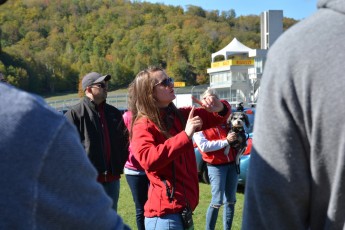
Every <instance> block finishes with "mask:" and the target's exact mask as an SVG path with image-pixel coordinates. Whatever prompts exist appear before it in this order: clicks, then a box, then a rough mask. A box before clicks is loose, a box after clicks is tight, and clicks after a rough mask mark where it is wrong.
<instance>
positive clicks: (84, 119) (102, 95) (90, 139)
mask: <svg viewBox="0 0 345 230" xmlns="http://www.w3.org/2000/svg"><path fill="white" fill-rule="evenodd" d="M110 78H111V76H110V75H101V74H99V73H96V72H91V73H88V74H86V75H85V76H84V77H83V80H82V89H83V90H84V92H85V96H84V97H83V98H82V99H81V100H80V102H79V103H78V104H76V105H74V106H73V107H72V108H71V109H69V110H68V111H67V112H66V114H65V116H66V117H67V119H68V120H70V121H71V122H72V123H73V124H74V125H75V126H76V127H77V130H78V132H79V134H80V138H81V143H82V144H83V146H84V148H85V150H86V153H87V155H88V157H89V159H90V161H91V162H92V164H93V165H94V166H95V168H96V169H97V171H98V178H97V180H98V182H100V183H101V184H102V185H103V187H104V189H105V191H106V192H107V194H108V195H109V196H110V197H111V198H112V200H113V209H115V210H117V203H118V199H119V191H120V175H121V174H122V173H123V168H124V165H125V162H126V160H127V157H128V132H127V130H126V127H125V125H124V122H123V118H122V113H121V112H120V111H119V110H118V109H117V108H115V107H114V106H112V105H109V104H107V103H106V98H107V93H108V81H109V80H110Z"/></svg>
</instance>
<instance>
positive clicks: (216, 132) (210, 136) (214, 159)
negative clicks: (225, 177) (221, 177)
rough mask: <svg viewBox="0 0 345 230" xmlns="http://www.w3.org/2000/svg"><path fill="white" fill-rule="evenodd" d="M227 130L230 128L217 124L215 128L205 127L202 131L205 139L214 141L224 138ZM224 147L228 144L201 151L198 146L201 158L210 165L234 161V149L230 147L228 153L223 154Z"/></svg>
mask: <svg viewBox="0 0 345 230" xmlns="http://www.w3.org/2000/svg"><path fill="white" fill-rule="evenodd" d="M229 130H230V129H229V128H227V127H226V126H225V125H218V126H217V127H216V128H210V129H206V130H204V131H202V132H203V134H204V136H205V138H206V139H207V140H209V141H215V140H224V139H226V136H227V134H228V132H229ZM226 148H229V146H227V147H225V148H222V149H219V150H216V151H212V152H203V151H201V149H200V148H199V151H200V153H201V155H202V159H203V160H204V161H205V162H207V163H210V164H212V165H220V164H226V163H230V162H234V161H235V156H236V150H235V149H233V148H230V149H229V152H228V154H225V149H226Z"/></svg>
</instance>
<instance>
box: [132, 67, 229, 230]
mask: <svg viewBox="0 0 345 230" xmlns="http://www.w3.org/2000/svg"><path fill="white" fill-rule="evenodd" d="M175 97H176V96H175V92H174V84H173V80H172V78H170V77H168V76H167V74H166V72H165V71H164V70H163V69H161V68H159V67H149V68H148V69H145V70H143V71H141V72H139V73H138V74H137V76H136V77H135V79H134V80H133V82H132V83H131V85H130V87H129V110H130V111H131V112H132V123H131V130H130V140H131V143H130V146H131V149H132V152H133V154H134V156H135V158H136V159H137V160H138V161H139V163H140V165H141V166H142V167H143V168H144V170H145V172H146V175H147V177H148V178H149V181H150V186H149V191H148V200H147V202H146V204H145V207H144V209H145V212H144V215H145V229H146V230H153V229H157V230H158V229H159V230H161V229H163V230H180V229H193V219H192V212H193V211H194V209H195V208H196V206H197V204H198V202H199V181H198V173H197V167H196V159H195V154H194V149H193V142H192V137H193V134H194V132H195V131H198V130H203V129H206V128H211V127H214V126H216V125H218V124H221V123H223V122H224V121H225V120H226V119H227V118H228V116H229V115H230V111H231V107H230V104H229V103H228V102H226V101H223V100H219V99H218V98H217V97H216V96H215V95H208V96H206V97H205V98H203V99H202V100H201V102H200V103H201V104H202V108H195V107H186V108H179V109H178V108H176V106H175V105H174V103H173V100H174V99H175Z"/></svg>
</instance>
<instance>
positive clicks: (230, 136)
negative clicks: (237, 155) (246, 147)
mask: <svg viewBox="0 0 345 230" xmlns="http://www.w3.org/2000/svg"><path fill="white" fill-rule="evenodd" d="M226 140H227V141H228V143H229V144H230V143H232V142H234V141H236V140H237V134H236V133H235V132H231V133H228V135H227V136H226Z"/></svg>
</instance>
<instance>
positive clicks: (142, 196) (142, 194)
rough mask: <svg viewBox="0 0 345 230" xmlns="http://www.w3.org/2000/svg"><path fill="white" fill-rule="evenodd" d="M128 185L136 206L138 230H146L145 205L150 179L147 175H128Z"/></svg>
mask: <svg viewBox="0 0 345 230" xmlns="http://www.w3.org/2000/svg"><path fill="white" fill-rule="evenodd" d="M126 179H127V183H128V185H129V188H130V189H131V192H132V196H133V201H134V204H135V212H136V222H137V227H138V230H145V217H144V205H145V203H146V201H147V191H148V189H149V184H150V182H149V179H148V178H147V176H146V175H127V174H126Z"/></svg>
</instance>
